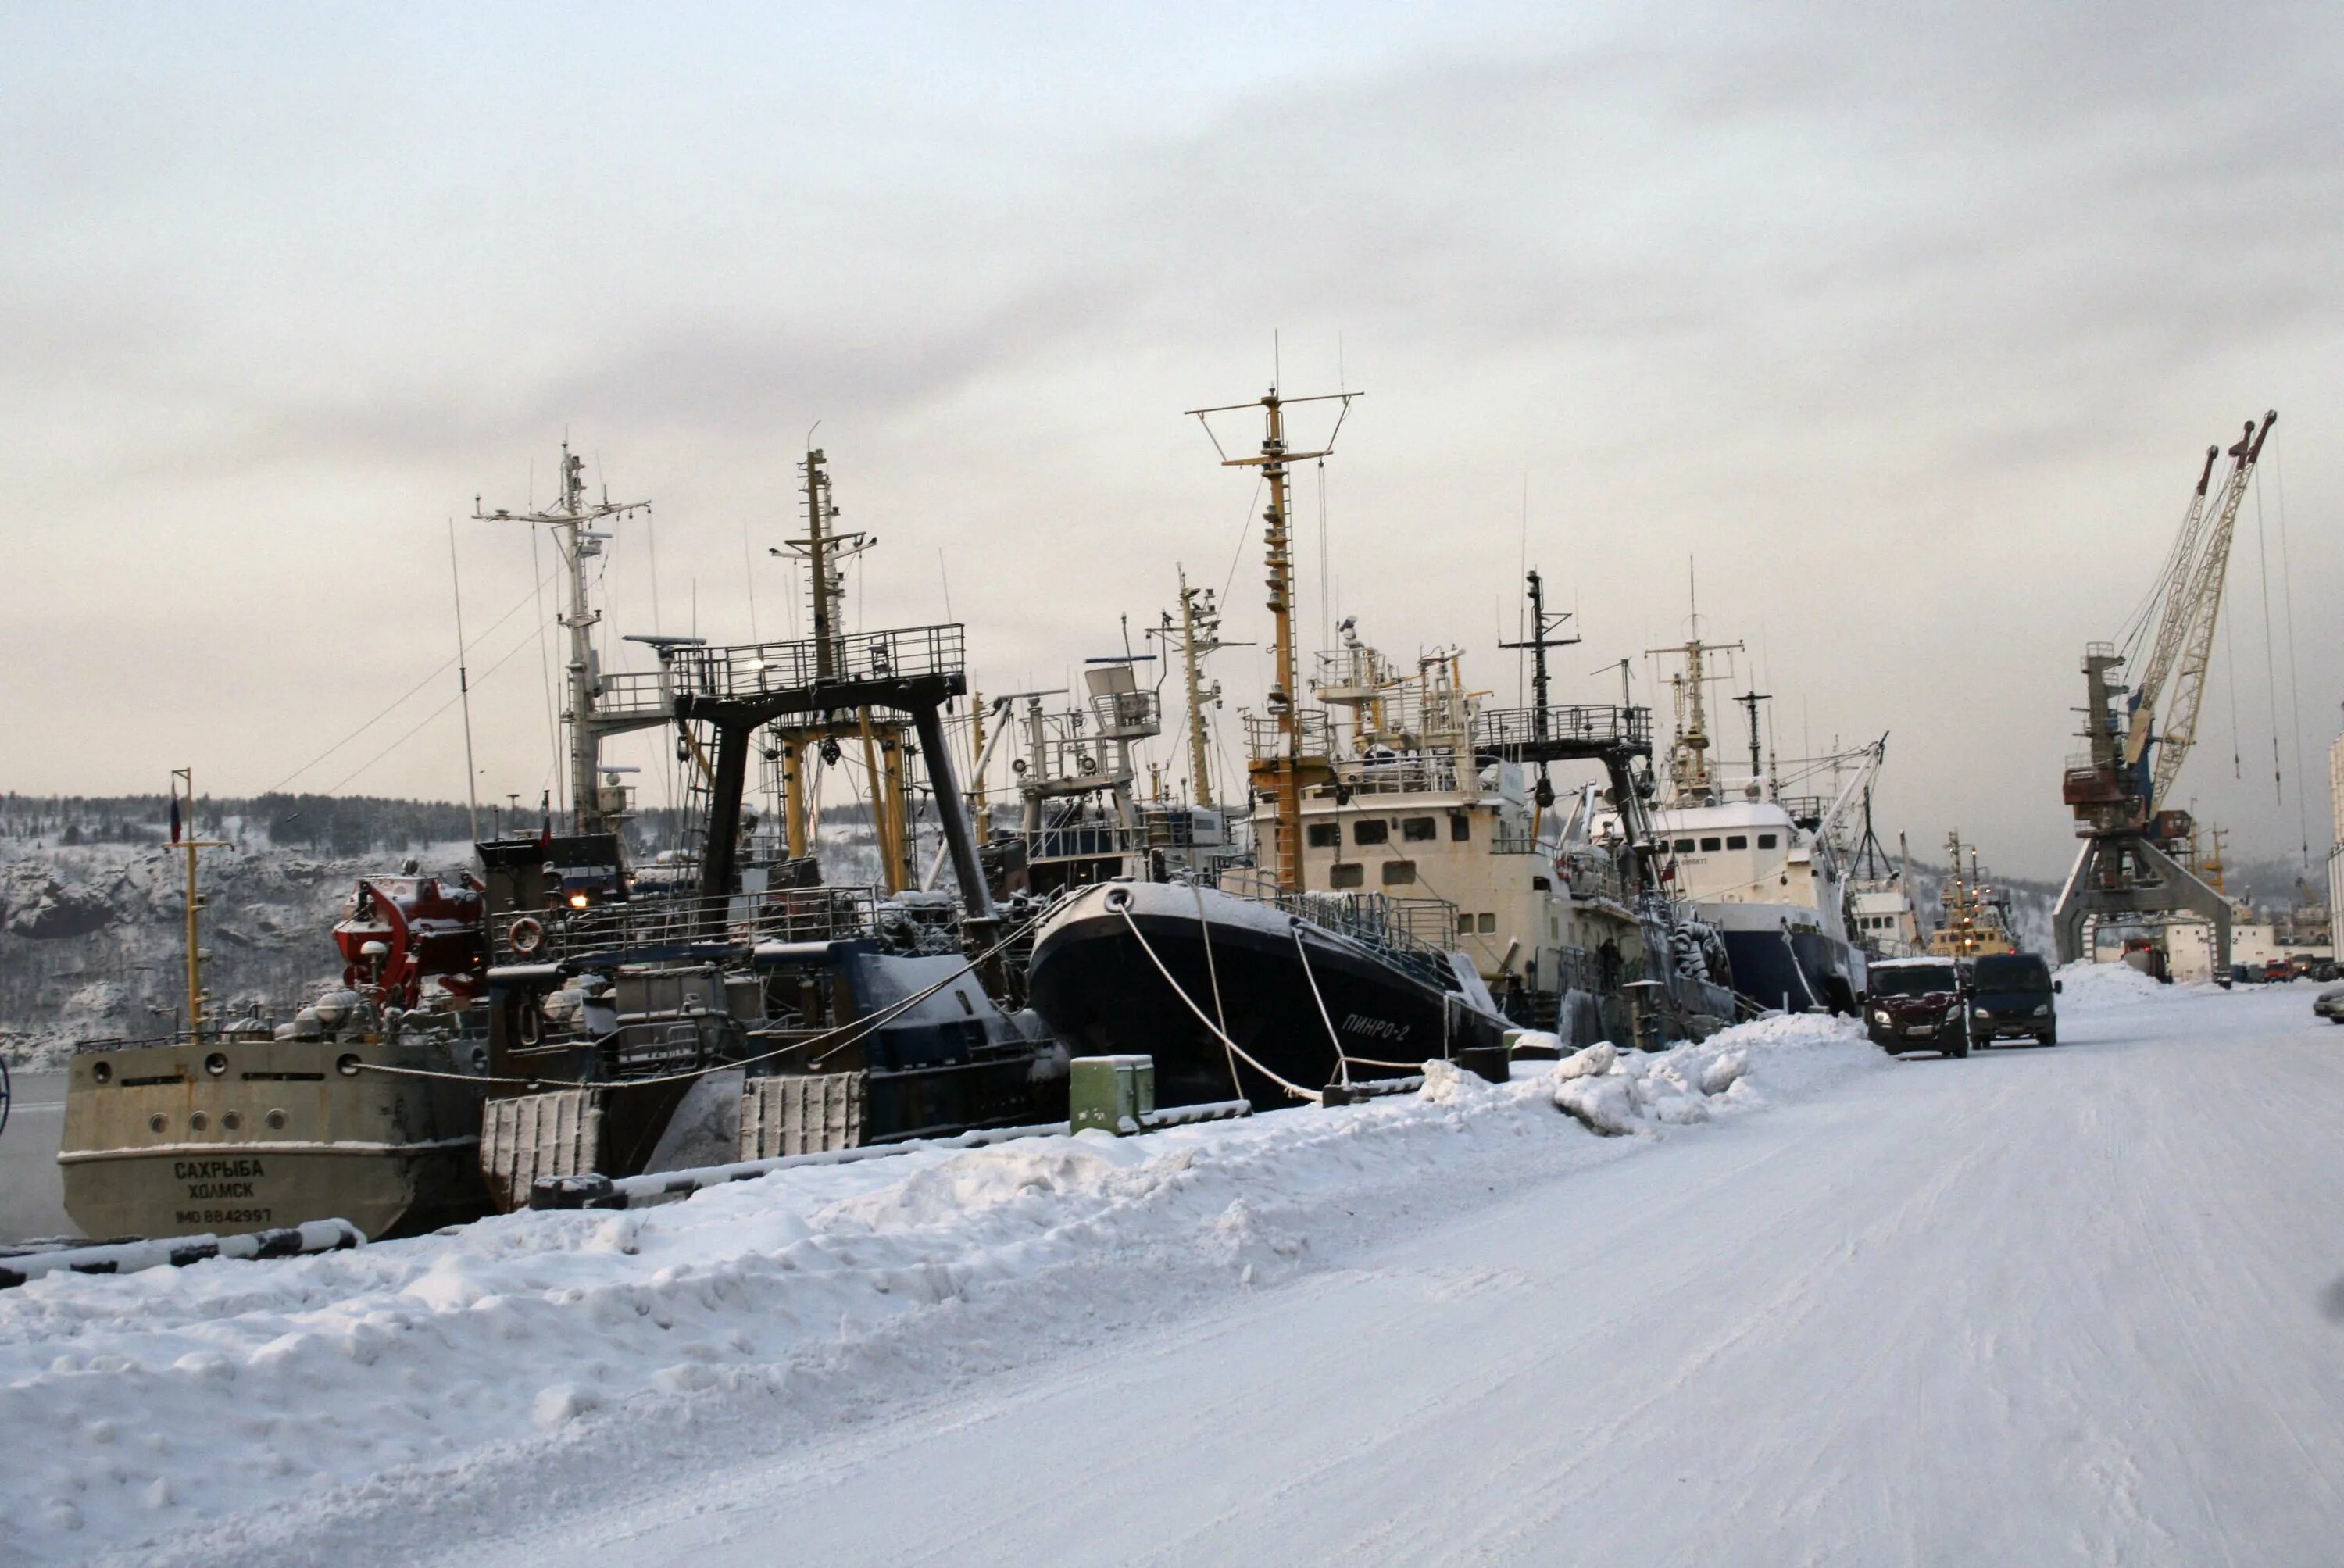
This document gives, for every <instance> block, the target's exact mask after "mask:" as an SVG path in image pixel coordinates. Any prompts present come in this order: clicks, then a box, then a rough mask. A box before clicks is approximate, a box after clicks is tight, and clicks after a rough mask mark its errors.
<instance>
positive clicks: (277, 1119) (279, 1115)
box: [260, 1110, 285, 1132]
mask: <svg viewBox="0 0 2344 1568" xmlns="http://www.w3.org/2000/svg"><path fill="white" fill-rule="evenodd" d="M260 1119H261V1120H263V1121H265V1122H267V1123H268V1126H269V1128H270V1130H272V1131H275V1132H283V1131H284V1130H285V1113H284V1112H283V1111H281V1110H272V1111H270V1112H269V1113H268V1115H267V1116H265V1117H262V1118H260Z"/></svg>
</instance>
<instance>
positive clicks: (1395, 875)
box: [1384, 860, 1416, 887]
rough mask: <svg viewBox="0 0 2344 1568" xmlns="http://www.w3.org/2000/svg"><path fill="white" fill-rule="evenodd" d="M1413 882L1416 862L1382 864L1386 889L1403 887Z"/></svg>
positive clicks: (1400, 861) (1397, 861)
mask: <svg viewBox="0 0 2344 1568" xmlns="http://www.w3.org/2000/svg"><path fill="white" fill-rule="evenodd" d="M1415 880H1416V862H1414V861H1413V860H1387V861H1385V862H1384V885H1385V886H1386V887H1403V886H1406V885H1408V884H1409V883H1411V882H1414V881H1415Z"/></svg>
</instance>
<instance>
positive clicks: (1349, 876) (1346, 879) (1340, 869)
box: [1327, 860, 1366, 887]
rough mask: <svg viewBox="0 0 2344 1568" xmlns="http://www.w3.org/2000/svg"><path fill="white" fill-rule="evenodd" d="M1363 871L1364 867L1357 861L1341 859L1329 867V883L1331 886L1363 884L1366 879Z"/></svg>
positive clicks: (1357, 885) (1356, 885)
mask: <svg viewBox="0 0 2344 1568" xmlns="http://www.w3.org/2000/svg"><path fill="white" fill-rule="evenodd" d="M1362 871H1363V868H1362V867H1361V866H1360V865H1359V863H1358V862H1356V861H1352V862H1344V861H1340V860H1339V861H1337V862H1336V863H1335V864H1334V865H1330V866H1329V867H1328V868H1327V885H1328V886H1329V887H1359V886H1362V885H1364V884H1365V881H1366V878H1365V876H1364V875H1362Z"/></svg>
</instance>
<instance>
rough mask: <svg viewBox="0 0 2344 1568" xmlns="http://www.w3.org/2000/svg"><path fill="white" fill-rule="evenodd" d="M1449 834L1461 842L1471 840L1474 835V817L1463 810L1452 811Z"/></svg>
mask: <svg viewBox="0 0 2344 1568" xmlns="http://www.w3.org/2000/svg"><path fill="white" fill-rule="evenodd" d="M1449 836H1450V838H1451V839H1452V840H1454V841H1455V842H1457V843H1459V844H1464V843H1467V842H1469V841H1470V840H1471V838H1472V836H1473V819H1472V818H1471V817H1470V816H1468V815H1466V814H1464V813H1463V812H1461V811H1452V812H1450V814H1449Z"/></svg>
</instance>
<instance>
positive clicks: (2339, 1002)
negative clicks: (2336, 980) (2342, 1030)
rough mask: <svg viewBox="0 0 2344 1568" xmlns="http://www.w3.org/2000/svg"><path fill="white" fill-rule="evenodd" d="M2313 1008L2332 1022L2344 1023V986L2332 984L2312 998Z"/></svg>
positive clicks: (2320, 1015)
mask: <svg viewBox="0 0 2344 1568" xmlns="http://www.w3.org/2000/svg"><path fill="white" fill-rule="evenodd" d="M2311 1010H2312V1011H2313V1012H2314V1013H2316V1014H2318V1015H2319V1017H2323V1018H2325V1019H2327V1020H2328V1021H2329V1023H2331V1024H2344V986H2329V987H2328V989H2326V990H2325V991H2322V992H2320V993H2319V996H2315V997H2313V998H2312V1002H2311Z"/></svg>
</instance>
